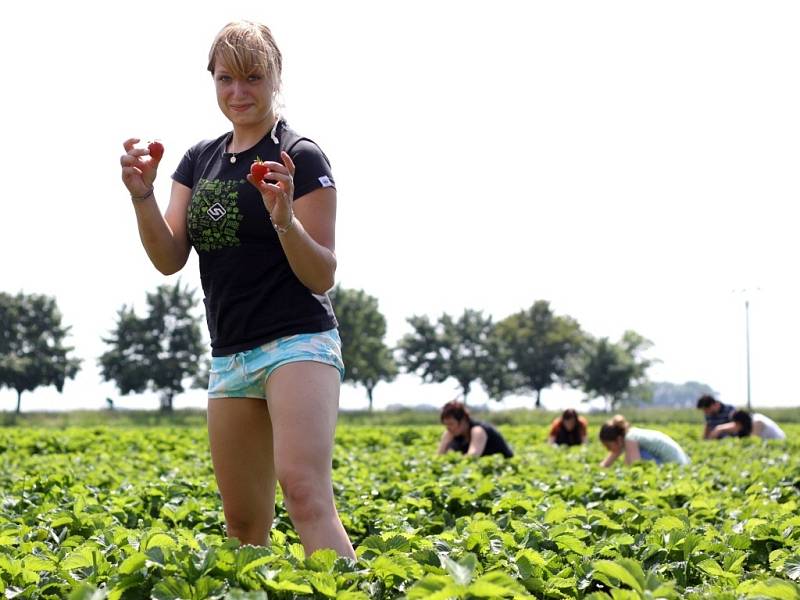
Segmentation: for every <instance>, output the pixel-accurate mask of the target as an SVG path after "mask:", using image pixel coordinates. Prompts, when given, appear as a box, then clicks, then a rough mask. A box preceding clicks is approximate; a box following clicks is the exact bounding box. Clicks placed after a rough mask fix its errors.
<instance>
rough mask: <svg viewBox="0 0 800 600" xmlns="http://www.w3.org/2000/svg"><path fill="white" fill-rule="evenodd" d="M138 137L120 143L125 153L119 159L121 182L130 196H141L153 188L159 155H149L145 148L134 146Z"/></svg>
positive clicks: (137, 141)
mask: <svg viewBox="0 0 800 600" xmlns="http://www.w3.org/2000/svg"><path fill="white" fill-rule="evenodd" d="M139 141H140V139H139V138H130V139H127V140H125V143H123V144H122V146H123V148H125V154H123V155H122V156H121V157H120V159H119V162H120V165H121V166H122V183H124V184H125V187H126V188H128V192H130V195H131V196H136V197H141V196H145V195H146V194H148V193H149V192H150V191H151V190H152V189H153V182H154V181H155V180H156V172H157V171H158V163H159V162H160V157H159V158H156V157H154V156H151V155H150V150H148V149H147V148H136V144H138V143H139Z"/></svg>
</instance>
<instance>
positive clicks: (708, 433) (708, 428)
mask: <svg viewBox="0 0 800 600" xmlns="http://www.w3.org/2000/svg"><path fill="white" fill-rule="evenodd" d="M703 439H704V440H709V439H711V426H710V425H709V424H708V423H706V426H705V429H703Z"/></svg>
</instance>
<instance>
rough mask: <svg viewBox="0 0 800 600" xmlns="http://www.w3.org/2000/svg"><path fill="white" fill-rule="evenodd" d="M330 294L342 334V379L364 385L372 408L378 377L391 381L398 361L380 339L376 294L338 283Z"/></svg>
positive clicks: (382, 334)
mask: <svg viewBox="0 0 800 600" xmlns="http://www.w3.org/2000/svg"><path fill="white" fill-rule="evenodd" d="M330 296H331V302H332V303H333V307H334V311H335V312H336V319H337V320H338V321H339V335H340V336H341V338H342V358H343V360H344V366H345V374H344V380H345V381H346V382H349V383H352V384H354V385H358V384H361V385H363V386H364V388H365V389H366V390H367V398H368V399H369V410H370V411H371V410H372V405H373V400H374V398H373V394H374V391H375V387H376V386H377V385H378V384H379V383H380V382H381V381H386V382H390V381H393V380H394V378H395V377H396V376H397V363H396V362H395V359H394V356H393V355H392V351H391V349H390V348H389V347H388V346H386V344H385V343H384V341H383V338H384V337H385V336H386V318H385V317H384V316H383V315H382V314H381V312H380V310H379V309H378V300H377V298H375V297H373V296H370V295H369V294H367V293H366V292H364V290H351V289H347V288H343V287H341V286H339V285H337V286H336V287H335V288H334V289H333V290H331V292H330Z"/></svg>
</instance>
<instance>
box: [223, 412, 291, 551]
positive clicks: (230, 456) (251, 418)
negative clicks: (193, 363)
mask: <svg viewBox="0 0 800 600" xmlns="http://www.w3.org/2000/svg"><path fill="white" fill-rule="evenodd" d="M208 440H209V445H210V446H211V460H212V462H213V464H214V474H215V475H216V478H217V485H218V486H219V491H220V494H221V495H222V509H223V511H224V512H225V523H226V525H227V530H228V536H229V537H234V538H238V539H239V541H240V542H241V543H242V544H253V545H257V546H265V545H268V544H269V530H270V527H272V520H273V519H274V517H275V481H276V477H275V466H274V462H273V450H272V423H271V422H270V417H269V410H268V409H267V402H266V400H261V399H258V398H211V399H209V401H208Z"/></svg>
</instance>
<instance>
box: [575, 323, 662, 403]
mask: <svg viewBox="0 0 800 600" xmlns="http://www.w3.org/2000/svg"><path fill="white" fill-rule="evenodd" d="M652 345H653V344H652V342H650V341H649V340H647V339H645V338H644V337H642V336H641V335H639V334H638V333H636V332H635V331H626V332H625V333H624V334H623V336H622V339H621V340H620V341H619V342H617V343H614V342H611V341H610V340H609V339H608V338H607V337H603V338H599V339H588V338H587V340H586V341H585V344H584V348H583V350H582V352H581V354H580V357H579V359H578V360H577V361H576V369H575V371H574V382H575V383H576V384H577V385H578V386H580V388H581V389H582V390H583V391H584V392H585V393H586V394H587V396H589V397H592V398H604V399H605V401H606V409H607V410H616V409H617V408H618V407H619V406H620V405H622V404H625V403H628V402H641V401H643V400H644V401H646V400H648V399H649V398H651V397H652V387H651V386H650V385H649V382H648V380H647V370H648V369H649V368H650V367H651V366H652V365H653V364H654V363H655V362H656V361H655V359H650V358H646V357H645V356H644V353H645V352H647V351H648V350H649V349H650V348H651V347H652Z"/></svg>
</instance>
